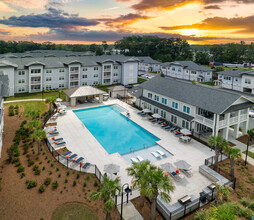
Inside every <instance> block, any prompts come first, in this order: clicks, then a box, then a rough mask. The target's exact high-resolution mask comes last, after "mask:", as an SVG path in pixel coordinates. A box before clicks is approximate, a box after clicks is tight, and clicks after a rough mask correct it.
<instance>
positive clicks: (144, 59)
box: [137, 56, 160, 64]
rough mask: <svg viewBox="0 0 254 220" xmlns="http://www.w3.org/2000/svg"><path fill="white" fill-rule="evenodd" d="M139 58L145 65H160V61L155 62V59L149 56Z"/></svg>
mask: <svg viewBox="0 0 254 220" xmlns="http://www.w3.org/2000/svg"><path fill="white" fill-rule="evenodd" d="M137 58H138V60H140V61H141V62H144V63H152V64H160V62H159V61H157V60H154V59H152V58H151V57H148V56H146V57H137Z"/></svg>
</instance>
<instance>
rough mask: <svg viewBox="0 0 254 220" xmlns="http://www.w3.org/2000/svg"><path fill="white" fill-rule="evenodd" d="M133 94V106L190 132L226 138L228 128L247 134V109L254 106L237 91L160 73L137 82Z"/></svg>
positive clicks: (236, 132)
mask: <svg viewBox="0 0 254 220" xmlns="http://www.w3.org/2000/svg"><path fill="white" fill-rule="evenodd" d="M136 97H137V99H136V105H137V106H139V107H141V108H143V109H144V108H149V109H150V110H151V111H152V112H153V113H158V114H160V115H161V116H162V118H164V119H166V120H168V121H170V122H171V123H173V124H174V125H176V126H178V127H180V128H187V129H189V130H190V131H192V133H193V134H202V133H206V134H207V133H208V134H209V135H218V134H220V135H223V137H224V138H225V139H226V140H228V137H229V130H230V127H231V128H232V127H234V131H233V135H234V137H235V138H237V137H238V136H239V131H240V128H241V129H242V132H243V134H246V133H247V129H248V123H249V117H248V115H249V108H250V107H253V106H254V103H253V102H252V101H250V100H249V99H247V98H246V97H244V96H241V95H238V94H233V93H231V92H228V91H224V90H220V89H216V88H213V87H207V86H200V85H194V84H192V83H189V82H185V81H182V80H177V79H176V80H175V79H172V78H171V77H161V76H156V77H154V78H152V79H150V80H149V81H147V82H145V83H143V84H141V91H139V92H138V93H137V95H136ZM209 135H208V137H209Z"/></svg>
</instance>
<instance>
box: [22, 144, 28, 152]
mask: <svg viewBox="0 0 254 220" xmlns="http://www.w3.org/2000/svg"><path fill="white" fill-rule="evenodd" d="M23 149H24V152H23V154H27V153H28V145H27V144H24V145H23Z"/></svg>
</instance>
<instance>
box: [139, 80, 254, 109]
mask: <svg viewBox="0 0 254 220" xmlns="http://www.w3.org/2000/svg"><path fill="white" fill-rule="evenodd" d="M141 87H142V88H143V89H146V90H150V91H152V92H155V93H158V94H161V95H164V96H168V97H170V98H172V99H175V100H178V101H181V102H184V103H186V104H189V105H193V106H197V107H200V108H202V109H206V110H208V111H211V112H214V113H216V114H221V113H223V112H224V111H225V110H226V109H228V108H229V107H230V106H231V105H232V104H233V103H234V102H235V101H236V100H238V99H239V98H241V97H242V96H240V95H238V94H233V93H230V92H227V91H223V90H220V89H216V88H212V87H205V86H200V85H193V84H191V83H188V82H184V81H180V80H175V79H172V78H169V77H161V76H156V77H154V78H152V79H150V80H149V81H147V82H144V83H143V84H141ZM253 106H254V103H253Z"/></svg>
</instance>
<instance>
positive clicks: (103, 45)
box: [102, 41, 108, 53]
mask: <svg viewBox="0 0 254 220" xmlns="http://www.w3.org/2000/svg"><path fill="white" fill-rule="evenodd" d="M102 47H103V52H104V53H105V51H106V50H107V48H108V44H107V41H102Z"/></svg>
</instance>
